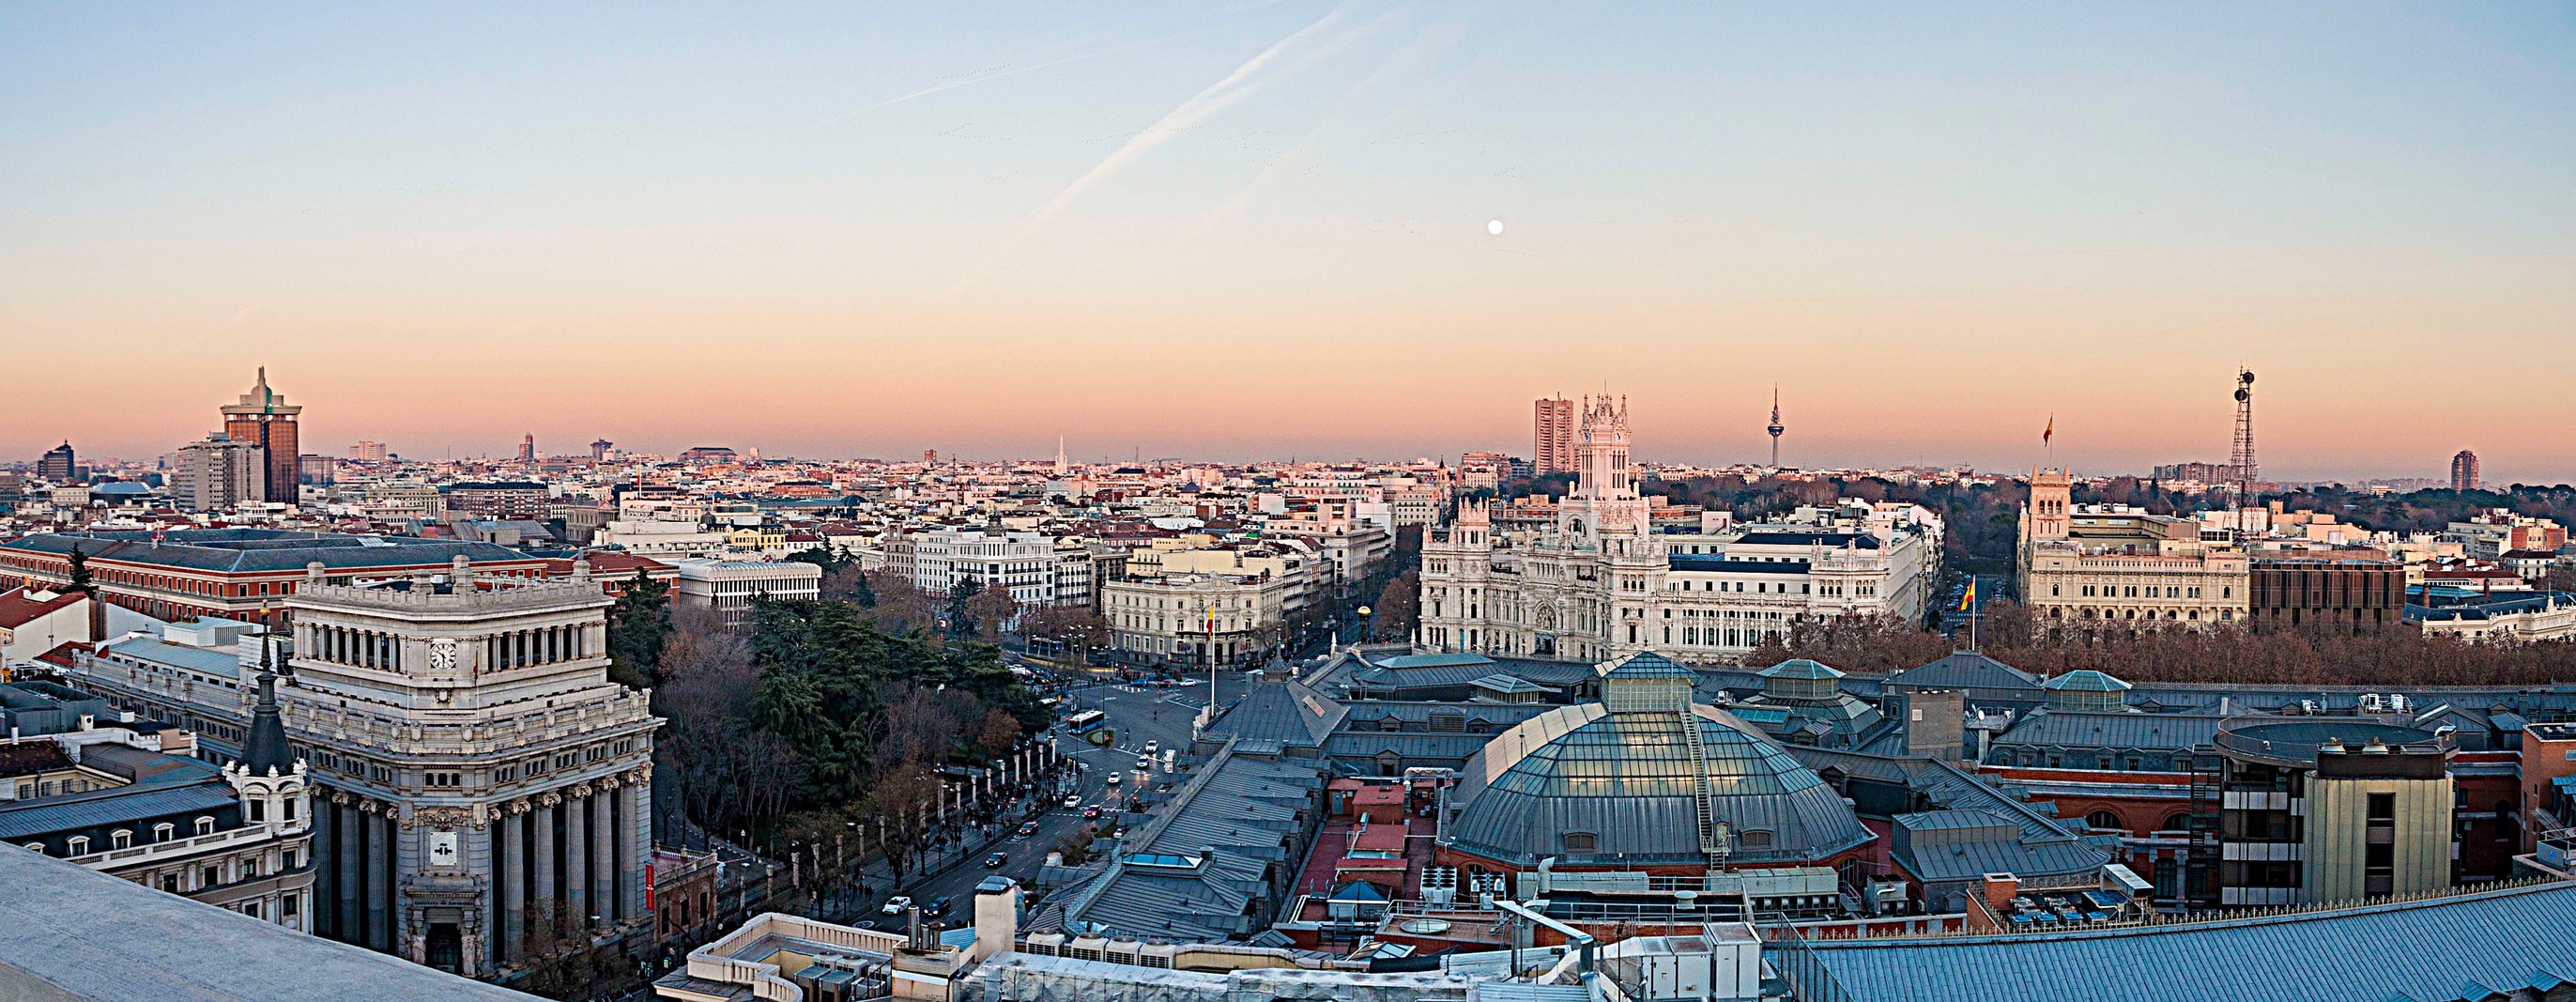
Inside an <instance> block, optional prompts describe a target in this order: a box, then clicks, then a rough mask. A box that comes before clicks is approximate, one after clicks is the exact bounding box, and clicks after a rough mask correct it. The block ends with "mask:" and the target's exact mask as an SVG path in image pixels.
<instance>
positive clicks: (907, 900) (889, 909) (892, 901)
mask: <svg viewBox="0 0 2576 1002" xmlns="http://www.w3.org/2000/svg"><path fill="white" fill-rule="evenodd" d="M910 907H912V898H911V897H909V896H907V895H902V894H898V895H895V896H894V897H891V898H887V899H886V903H885V907H884V908H880V909H878V911H880V912H883V913H885V914H887V915H901V914H903V910H904V909H906V908H910Z"/></svg>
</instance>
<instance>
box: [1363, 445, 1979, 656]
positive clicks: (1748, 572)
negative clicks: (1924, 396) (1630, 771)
mask: <svg viewBox="0 0 2576 1002" xmlns="http://www.w3.org/2000/svg"><path fill="white" fill-rule="evenodd" d="M1579 440H1580V446H1579V449H1578V452H1579V455H1578V457H1577V459H1576V466H1577V468H1578V474H1577V479H1576V481H1575V484H1574V489H1573V491H1572V492H1571V493H1570V494H1569V495H1568V496H1567V497H1566V498H1565V499H1564V500H1563V501H1562V502H1561V503H1559V504H1557V505H1555V506H1554V510H1553V512H1551V513H1550V518H1549V520H1548V521H1547V522H1546V523H1544V524H1542V525H1538V526H1535V527H1533V528H1532V529H1529V530H1527V531H1518V532H1506V531H1501V530H1498V529H1497V527H1496V525H1495V518H1494V512H1493V510H1492V509H1491V508H1489V507H1488V506H1487V505H1485V504H1484V503H1483V502H1480V501H1474V500H1470V501H1466V502H1462V503H1461V504H1460V505H1459V508H1458V513H1457V516H1456V520H1455V522H1454V523H1453V524H1452V525H1451V526H1450V527H1449V528H1447V529H1446V530H1434V531H1433V532H1431V533H1430V534H1429V535H1428V538H1426V539H1425V540H1424V542H1423V548H1422V571H1421V575H1422V592H1421V610H1422V613H1421V626H1420V629H1419V631H1418V632H1417V633H1416V635H1415V637H1414V644H1415V646H1417V647H1419V648H1422V649H1426V650H1434V651H1455V652H1470V653H1480V654H1489V655H1494V656H1499V657H1521V658H1555V659H1563V660H1571V661H1605V660H1610V659H1612V658H1615V657H1619V656H1623V655H1626V654H1632V653H1635V652H1638V651H1646V650H1651V651H1655V652H1657V653H1659V654H1662V655H1664V656H1665V657H1668V658H1672V659H1674V660H1678V661H1696V662H1714V661H1730V660H1734V659H1737V658H1740V657H1742V656H1743V655H1744V654H1746V653H1748V652H1750V651H1751V650H1752V649H1753V648H1755V647H1757V646H1759V645H1760V644H1761V643H1762V642H1763V641H1764V639H1766V638H1768V637H1772V636H1775V635H1779V634H1783V633H1785V632H1787V630H1788V629H1789V628H1790V627H1791V626H1793V625H1795V624H1796V623H1798V622H1800V621H1802V620H1825V619H1833V618H1837V617H1841V616H1851V615H1886V616H1893V617H1897V618H1900V619H1907V620H1911V619H1916V618H1919V617H1921V616H1922V615H1923V612H1924V610H1925V608H1926V603H1927V602H1929V601H1930V592H1931V588H1932V586H1933V582H1934V581H1935V580H1936V579H1937V576H1938V569H1939V563H1938V561H1939V554H1940V549H1941V547H1940V531H1941V530H1940V527H1939V525H1938V521H1937V519H1934V518H1933V517H1932V516H1931V515H1930V513H1929V512H1922V513H1920V514H1916V515H1908V516H1906V517H1904V518H1893V517H1891V518H1878V517H1875V514H1876V513H1874V512H1867V513H1855V514H1849V515H1845V514H1843V513H1841V512H1840V510H1839V509H1837V510H1835V511H1814V512H1809V513H1807V514H1808V516H1809V517H1810V518H1811V519H1812V520H1811V521H1808V522H1803V523H1794V524H1792V523H1784V524H1776V525H1745V526H1736V525H1723V526H1713V527H1711V528H1709V529H1699V528H1698V527H1690V529H1689V531H1683V529H1682V527H1678V526H1659V525H1656V524H1655V523H1654V520H1653V516H1652V512H1653V509H1652V507H1651V505H1650V502H1649V501H1648V500H1647V499H1646V498H1645V497H1644V496H1643V495H1642V494H1640V493H1639V491H1638V481H1637V475H1636V470H1635V468H1634V467H1633V466H1632V465H1631V464H1630V462H1629V457H1628V449H1629V441H1628V417H1627V410H1626V405H1625V403H1624V402H1619V403H1616V404H1614V403H1613V402H1612V401H1610V400H1608V399H1606V398H1604V399H1601V400H1598V401H1587V406H1586V408H1585V411H1584V415H1583V422H1582V430H1581V433H1580V435H1579ZM1864 507H1865V506H1864ZM1856 511H1857V510H1856Z"/></svg>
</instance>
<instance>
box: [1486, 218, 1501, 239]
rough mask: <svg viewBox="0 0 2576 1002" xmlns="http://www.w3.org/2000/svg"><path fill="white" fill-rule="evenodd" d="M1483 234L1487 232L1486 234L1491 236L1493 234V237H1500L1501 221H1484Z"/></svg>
mask: <svg viewBox="0 0 2576 1002" xmlns="http://www.w3.org/2000/svg"><path fill="white" fill-rule="evenodd" d="M1485 232H1487V233H1491V234H1493V235H1495V236H1498V237H1499V236H1502V235H1503V221H1502V220H1500V219H1488V220H1486V221H1485Z"/></svg>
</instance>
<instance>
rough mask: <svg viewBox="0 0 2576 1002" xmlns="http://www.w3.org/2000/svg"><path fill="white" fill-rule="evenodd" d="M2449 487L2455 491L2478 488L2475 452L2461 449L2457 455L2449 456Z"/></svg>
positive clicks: (2476, 455) (2476, 456)
mask: <svg viewBox="0 0 2576 1002" xmlns="http://www.w3.org/2000/svg"><path fill="white" fill-rule="evenodd" d="M2451 489H2452V490H2455V491H2473V490H2477V489H2478V454H2477V453H2474V452H2470V451H2469V450H2467V449H2462V450H2460V454H2459V455H2456V456H2453V457H2451Z"/></svg>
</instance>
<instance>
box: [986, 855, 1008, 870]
mask: <svg viewBox="0 0 2576 1002" xmlns="http://www.w3.org/2000/svg"><path fill="white" fill-rule="evenodd" d="M1010 861H1011V857H1009V856H1005V855H1002V854H1001V853H998V852H997V853H993V854H992V855H989V856H986V857H984V868H985V869H987V870H999V869H1001V868H1002V864H1004V863H1008V862H1010Z"/></svg>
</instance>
